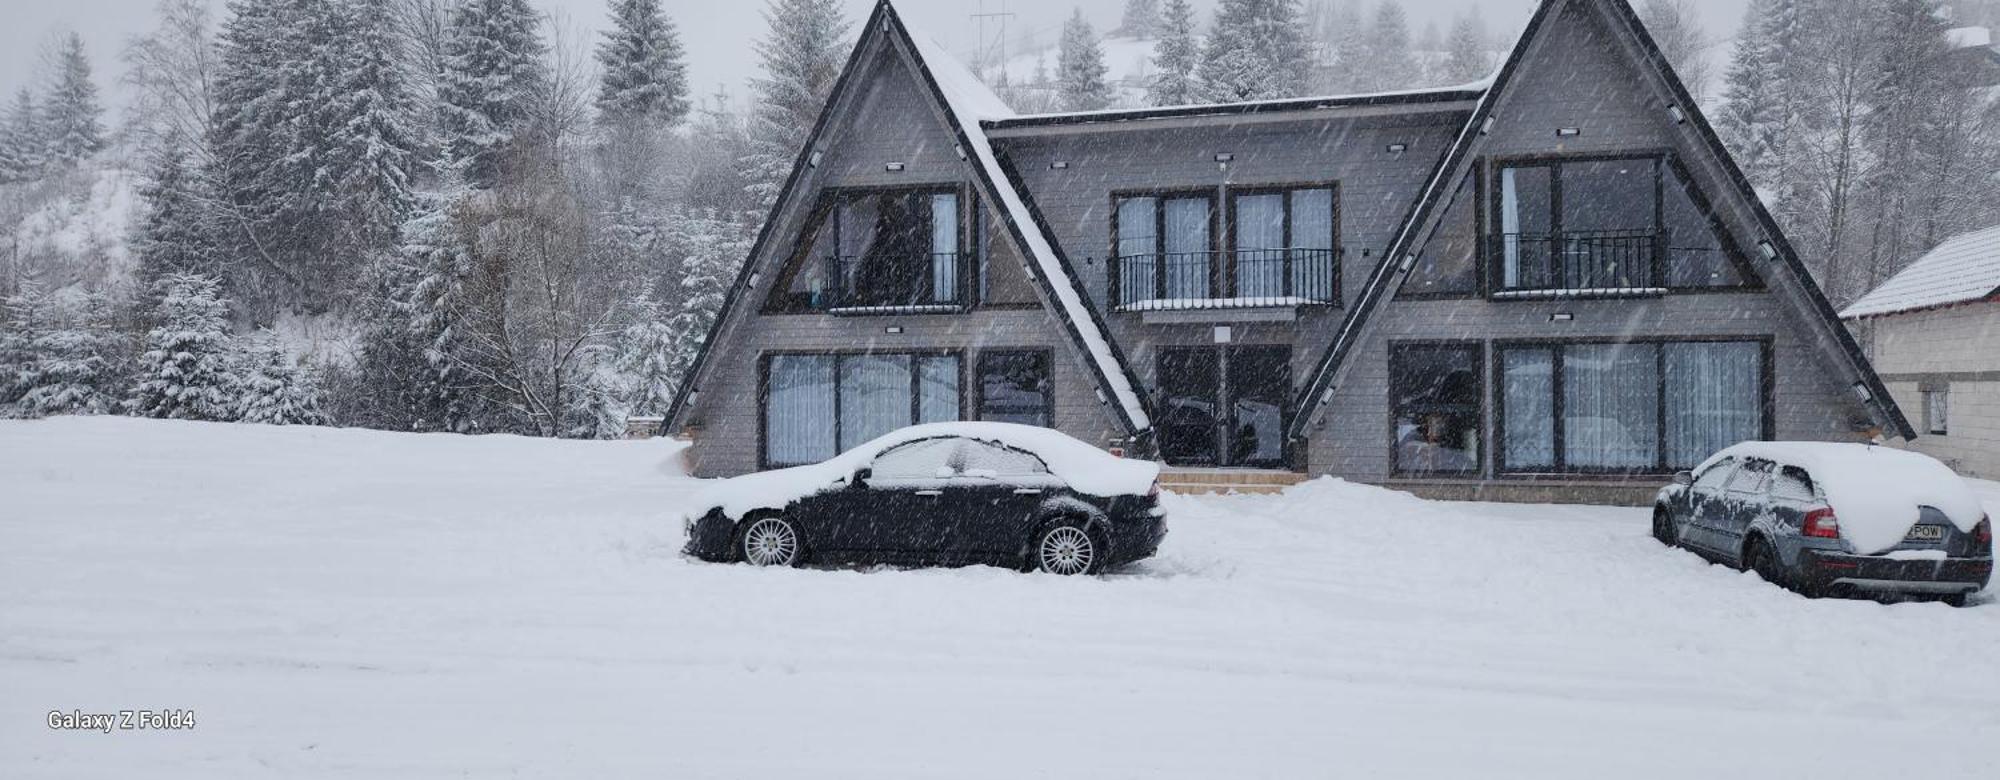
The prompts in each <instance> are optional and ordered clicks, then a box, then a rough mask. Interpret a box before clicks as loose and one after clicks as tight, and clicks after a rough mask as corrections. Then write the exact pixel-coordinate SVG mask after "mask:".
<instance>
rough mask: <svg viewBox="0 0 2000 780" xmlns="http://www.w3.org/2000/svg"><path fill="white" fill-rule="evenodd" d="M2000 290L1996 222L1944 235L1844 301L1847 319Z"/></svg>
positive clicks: (1999, 245) (1963, 299)
mask: <svg viewBox="0 0 2000 780" xmlns="http://www.w3.org/2000/svg"><path fill="white" fill-rule="evenodd" d="M1996 294H2000V226H1995V227H1990V228H1986V229H1985V230H1975V231H1973V232H1970V233H1964V234H1961V235H1958V236H1954V237H1952V238H1950V239H1947V240H1946V241H1945V242H1944V243H1942V244H1939V245H1938V247H1937V248H1936V249H1933V250H1931V251H1930V253H1929V254H1926V255H1924V256H1923V257H1921V258H1918V259H1917V261H1916V262H1914V263H1911V264H1910V267H1908V268H1905V269H1903V270H1902V271H1901V272H1900V273H1897V274H1896V275H1895V276H1892V277H1889V281H1886V282H1883V283H1882V286H1880V287H1877V288H1875V289H1874V290H1873V291H1871V292H1869V293H1868V294H1867V295H1864V296H1861V300H1858V301H1855V302H1854V304H1853V305H1851V306H1848V307H1847V310H1846V311H1843V312H1841V313H1840V316H1841V317H1843V318H1846V319H1854V318H1857V317H1872V316H1878V315H1883V314H1895V313H1897V312H1905V311H1912V310H1915V309H1929V308H1934V307H1938V306H1947V305H1950V304H1954V303H1964V302H1966V301H1976V300H1979V299H1981V298H1987V297H1991V296H1994V295H1996Z"/></svg>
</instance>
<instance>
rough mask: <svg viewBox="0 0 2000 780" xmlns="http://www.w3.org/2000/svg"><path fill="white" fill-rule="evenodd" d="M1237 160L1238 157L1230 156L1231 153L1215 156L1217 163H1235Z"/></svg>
mask: <svg viewBox="0 0 2000 780" xmlns="http://www.w3.org/2000/svg"><path fill="white" fill-rule="evenodd" d="M1235 160H1236V155H1234V154H1230V153H1229V152H1223V153H1221V154H1217V155H1216V156H1215V161H1216V162H1219V163H1226V162H1233V161H1235Z"/></svg>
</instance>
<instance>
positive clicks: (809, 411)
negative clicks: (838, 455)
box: [764, 355, 834, 465]
mask: <svg viewBox="0 0 2000 780" xmlns="http://www.w3.org/2000/svg"><path fill="white" fill-rule="evenodd" d="M833 366H834V359H833V358H831V357H827V356H823V355H809V356H806V355H779V356H776V357H773V358H771V367H770V370H771V374H770V391H769V395H768V396H767V397H766V401H765V403H766V404H767V406H766V407H765V409H764V459H765V460H767V461H769V462H771V463H773V464H776V465H796V464H800V463H817V462H819V461H822V460H826V459H827V458H831V457H833V456H834V441H833V428H834V408H833V382H834V376H833Z"/></svg>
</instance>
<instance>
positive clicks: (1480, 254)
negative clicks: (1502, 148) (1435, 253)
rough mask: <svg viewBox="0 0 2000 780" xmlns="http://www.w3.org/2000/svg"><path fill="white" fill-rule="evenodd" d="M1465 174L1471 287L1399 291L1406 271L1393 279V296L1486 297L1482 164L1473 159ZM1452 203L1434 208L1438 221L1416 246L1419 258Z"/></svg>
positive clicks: (1423, 298) (1414, 298)
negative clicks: (1469, 182) (1469, 213)
mask: <svg viewBox="0 0 2000 780" xmlns="http://www.w3.org/2000/svg"><path fill="white" fill-rule="evenodd" d="M1467 177H1468V178H1470V179H1472V190H1471V192H1469V193H1468V194H1469V195H1470V196H1471V198H1472V289H1470V290H1464V291H1460V292H1431V293H1426V292H1401V291H1400V289H1401V287H1402V286H1403V285H1405V284H1408V283H1409V281H1410V278H1409V275H1408V274H1405V275H1404V276H1403V278H1402V280H1401V281H1398V282H1397V283H1396V285H1397V288H1398V290H1399V291H1398V292H1397V293H1396V297H1397V298H1401V299H1403V300H1406V301H1471V300H1480V299H1483V298H1485V297H1486V244H1487V241H1486V229H1487V226H1486V220H1487V216H1486V180H1487V178H1488V177H1487V175H1486V166H1485V165H1482V164H1480V163H1478V162H1475V163H1473V165H1472V172H1471V173H1469V174H1467ZM1452 205H1455V204H1453V203H1449V202H1447V203H1446V204H1445V208H1444V209H1443V210H1442V211H1440V212H1438V214H1439V216H1438V221H1437V223H1436V224H1434V225H1432V226H1431V234H1430V235H1429V236H1428V237H1426V238H1425V239H1424V243H1423V245H1422V246H1420V247H1418V248H1417V255H1418V257H1419V258H1420V260H1419V262H1421V258H1422V256H1423V252H1424V250H1425V249H1428V248H1430V244H1431V242H1432V241H1436V240H1437V237H1438V231H1439V229H1441V228H1442V227H1443V226H1444V218H1445V217H1448V216H1450V215H1451V206H1452ZM1411 270H1413V271H1414V270H1415V266H1412V267H1411Z"/></svg>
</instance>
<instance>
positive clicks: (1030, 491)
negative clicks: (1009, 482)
mask: <svg viewBox="0 0 2000 780" xmlns="http://www.w3.org/2000/svg"><path fill="white" fill-rule="evenodd" d="M1041 494H1042V489H1041V488H1014V495H1017V496H1039V495H1041Z"/></svg>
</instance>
